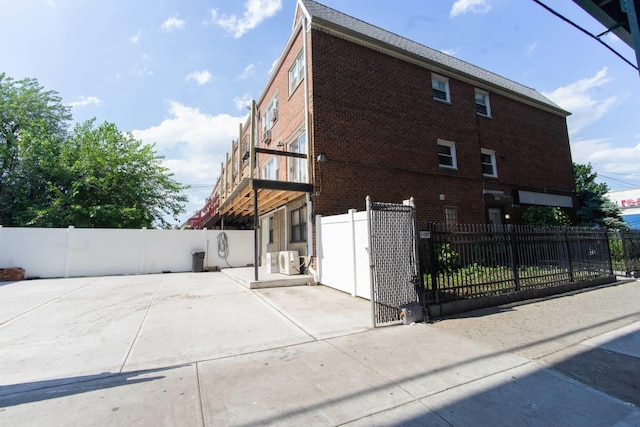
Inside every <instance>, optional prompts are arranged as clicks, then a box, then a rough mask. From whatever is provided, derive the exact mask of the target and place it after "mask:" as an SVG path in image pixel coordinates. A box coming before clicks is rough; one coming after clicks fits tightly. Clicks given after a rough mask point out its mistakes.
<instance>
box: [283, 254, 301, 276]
mask: <svg viewBox="0 0 640 427" xmlns="http://www.w3.org/2000/svg"><path fill="white" fill-rule="evenodd" d="M278 267H280V273H282V274H287V275H293V274H300V258H298V251H280V252H278Z"/></svg>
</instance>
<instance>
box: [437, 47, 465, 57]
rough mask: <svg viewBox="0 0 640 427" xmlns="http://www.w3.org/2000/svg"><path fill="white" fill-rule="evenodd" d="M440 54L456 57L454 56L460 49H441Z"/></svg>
mask: <svg viewBox="0 0 640 427" xmlns="http://www.w3.org/2000/svg"><path fill="white" fill-rule="evenodd" d="M440 52H442V53H444V54H446V55H449V56H456V54H457V53H458V52H460V48H458V47H456V48H453V49H443V50H441V51H440Z"/></svg>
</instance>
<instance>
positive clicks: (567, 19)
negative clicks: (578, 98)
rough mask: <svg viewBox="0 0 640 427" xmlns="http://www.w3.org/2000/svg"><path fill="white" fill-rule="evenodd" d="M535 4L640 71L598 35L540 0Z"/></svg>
mask: <svg viewBox="0 0 640 427" xmlns="http://www.w3.org/2000/svg"><path fill="white" fill-rule="evenodd" d="M533 2H534V3H536V4H538V5H539V6H541V7H543V8H544V9H546V10H547V11H548V12H550V13H552V14H553V15H555V16H557V17H558V18H560V19H562V20H563V21H564V22H566V23H567V24H569V25H571V26H572V27H574V28H576V29H578V30H580V31H582V32H583V33H584V34H586V35H588V36H589V37H591V38H592V39H594V40H596V41H598V43H600V44H601V45H603V46H604V47H606V48H607V49H609V50H610V51H611V52H613V53H614V54H615V55H616V56H617V57H618V58H620V59H622V60H623V61H624V62H626V63H627V64H629V65H630V66H631V67H632V68H634V69H635V70H636V71H640V70H639V69H638V66H637V65H635V64H634V63H633V62H631V61H629V60H628V59H627V58H625V57H624V56H622V54H621V53H620V52H618V51H617V50H615V49H614V48H612V47H611V46H609V45H608V44H606V43H605V42H603V41H602V40H601V39H600V38H599V37H598V36H597V35H595V34H592V33H590V32H589V31H587V30H585V29H584V28H582V27H581V26H580V25H578V24H576V23H575V22H573V21H572V20H570V19H569V18H567V17H565V16H564V15H562V14H561V13H560V12H556V11H555V10H553V9H552V8H550V7H549V6H547V5H546V4H544V3H543V2H541V1H540V0H533Z"/></svg>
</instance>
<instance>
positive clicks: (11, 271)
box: [0, 268, 24, 282]
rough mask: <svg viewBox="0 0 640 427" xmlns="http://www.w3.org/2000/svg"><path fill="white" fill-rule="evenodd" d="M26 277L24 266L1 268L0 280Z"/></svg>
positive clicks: (6, 280)
mask: <svg viewBox="0 0 640 427" xmlns="http://www.w3.org/2000/svg"><path fill="white" fill-rule="evenodd" d="M22 279H24V269H23V268H0V282H8V281H16V280H22Z"/></svg>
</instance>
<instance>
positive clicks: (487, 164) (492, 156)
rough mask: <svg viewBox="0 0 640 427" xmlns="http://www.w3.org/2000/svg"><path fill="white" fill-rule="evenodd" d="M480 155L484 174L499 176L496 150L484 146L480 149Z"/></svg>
mask: <svg viewBox="0 0 640 427" xmlns="http://www.w3.org/2000/svg"><path fill="white" fill-rule="evenodd" d="M480 157H481V158H482V174H483V175H484V176H491V177H494V178H495V177H497V176H498V169H497V168H496V152H495V151H493V150H487V149H486V148H483V149H481V150H480Z"/></svg>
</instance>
